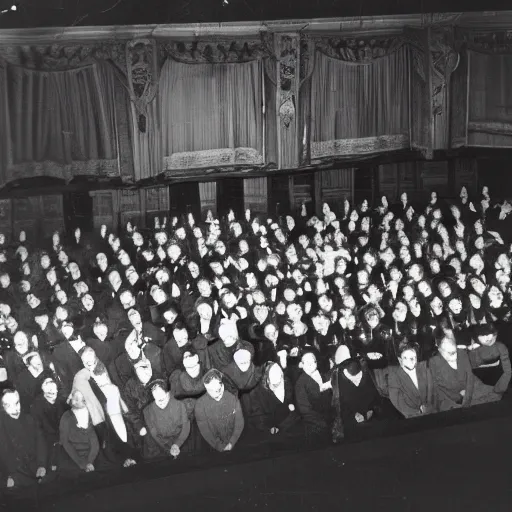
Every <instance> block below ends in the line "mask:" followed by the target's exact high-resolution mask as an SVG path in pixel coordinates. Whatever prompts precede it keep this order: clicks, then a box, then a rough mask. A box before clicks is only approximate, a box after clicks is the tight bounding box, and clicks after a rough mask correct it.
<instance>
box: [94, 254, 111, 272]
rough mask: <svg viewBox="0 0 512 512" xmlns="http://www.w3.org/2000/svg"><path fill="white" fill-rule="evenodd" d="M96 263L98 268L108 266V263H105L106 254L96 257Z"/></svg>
mask: <svg viewBox="0 0 512 512" xmlns="http://www.w3.org/2000/svg"><path fill="white" fill-rule="evenodd" d="M96 262H97V263H98V266H99V267H100V268H106V266H107V265H108V261H107V256H106V254H104V253H102V252H100V253H99V254H98V255H97V256H96Z"/></svg>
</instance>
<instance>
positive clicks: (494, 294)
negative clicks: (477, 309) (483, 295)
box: [489, 286, 503, 308]
mask: <svg viewBox="0 0 512 512" xmlns="http://www.w3.org/2000/svg"><path fill="white" fill-rule="evenodd" d="M489 300H490V302H491V305H492V306H493V307H498V308H499V307H501V305H502V304H503V293H501V290H499V289H498V288H497V287H496V286H491V289H490V290H489Z"/></svg>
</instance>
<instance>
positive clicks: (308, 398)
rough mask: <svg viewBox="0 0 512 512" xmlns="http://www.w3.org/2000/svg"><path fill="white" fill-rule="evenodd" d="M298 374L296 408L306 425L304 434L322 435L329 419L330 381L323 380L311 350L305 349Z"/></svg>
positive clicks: (327, 426)
mask: <svg viewBox="0 0 512 512" xmlns="http://www.w3.org/2000/svg"><path fill="white" fill-rule="evenodd" d="M299 368H300V370H301V371H300V374H299V377H298V379H297V382H296V383H295V400H296V403H297V409H298V412H299V413H300V415H301V416H302V419H303V420H304V423H305V427H306V435H307V436H308V437H309V436H310V435H313V436H314V435H323V434H327V433H328V431H329V425H330V421H331V416H332V412H331V398H332V394H331V383H330V382H329V381H328V380H327V381H324V379H323V377H322V375H321V374H320V372H319V370H318V366H317V360H316V355H315V353H314V352H313V351H311V350H307V351H305V352H304V353H303V354H302V356H301V359H300V363H299Z"/></svg>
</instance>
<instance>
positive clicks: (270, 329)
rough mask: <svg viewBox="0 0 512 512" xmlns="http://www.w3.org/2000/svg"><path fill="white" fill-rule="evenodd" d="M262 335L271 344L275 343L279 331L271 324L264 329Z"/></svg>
mask: <svg viewBox="0 0 512 512" xmlns="http://www.w3.org/2000/svg"><path fill="white" fill-rule="evenodd" d="M263 332H264V335H265V338H267V340H270V341H271V342H272V343H275V342H276V341H277V338H278V336H279V331H278V330H277V328H276V326H275V325H273V324H268V325H267V326H266V327H265V329H264V331H263Z"/></svg>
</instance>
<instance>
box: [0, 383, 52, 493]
mask: <svg viewBox="0 0 512 512" xmlns="http://www.w3.org/2000/svg"><path fill="white" fill-rule="evenodd" d="M2 409H3V410H2V411H1V413H0V467H1V468H2V469H3V470H4V474H3V476H4V477H5V482H6V484H7V487H8V488H10V487H25V486H28V485H31V484H33V483H35V482H36V480H40V479H43V478H45V476H46V463H47V461H48V454H47V447H46V442H45V439H44V435H43V433H42V432H41V429H40V428H39V427H38V425H37V423H36V422H35V420H34V419H33V418H32V416H31V415H30V414H27V413H25V412H22V410H21V404H20V395H19V393H18V392H17V391H15V390H14V389H5V390H4V391H3V392H2Z"/></svg>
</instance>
